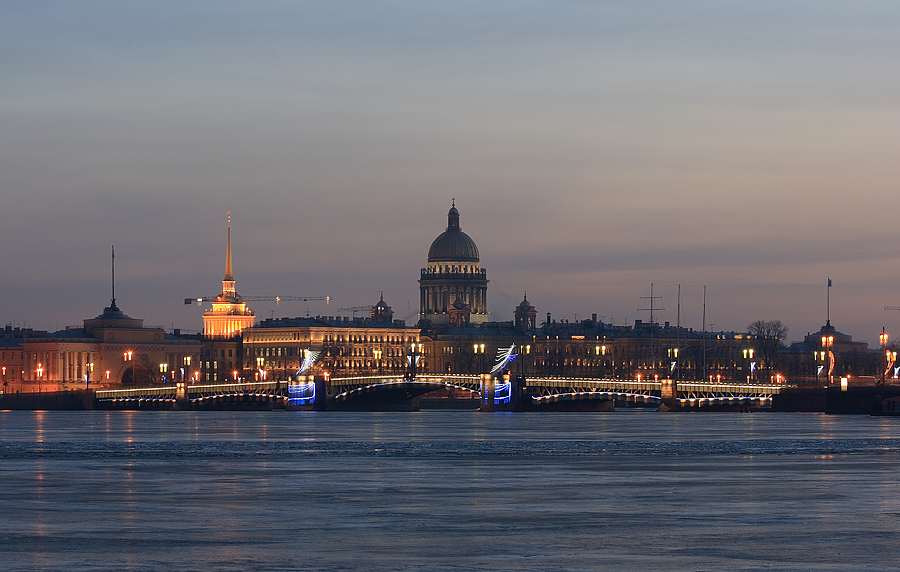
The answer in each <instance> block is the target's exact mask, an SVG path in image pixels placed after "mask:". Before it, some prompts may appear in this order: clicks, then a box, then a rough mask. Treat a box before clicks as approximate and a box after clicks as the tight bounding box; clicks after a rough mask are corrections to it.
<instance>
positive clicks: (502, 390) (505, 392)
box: [494, 381, 512, 405]
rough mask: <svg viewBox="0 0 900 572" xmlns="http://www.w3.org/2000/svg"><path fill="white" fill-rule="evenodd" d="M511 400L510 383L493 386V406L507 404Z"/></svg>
mask: <svg viewBox="0 0 900 572" xmlns="http://www.w3.org/2000/svg"><path fill="white" fill-rule="evenodd" d="M510 399H512V384H511V383H510V382H508V381H507V382H504V383H498V384H497V385H495V386H494V405H499V404H501V403H509V401H510Z"/></svg>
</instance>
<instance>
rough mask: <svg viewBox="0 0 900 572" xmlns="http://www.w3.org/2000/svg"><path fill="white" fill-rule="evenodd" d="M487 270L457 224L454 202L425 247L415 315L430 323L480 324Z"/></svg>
mask: <svg viewBox="0 0 900 572" xmlns="http://www.w3.org/2000/svg"><path fill="white" fill-rule="evenodd" d="M487 284H488V279H487V271H486V270H485V269H484V268H482V267H481V263H480V259H479V257H478V247H477V246H476V245H475V241H474V240H472V239H471V238H469V235H467V234H466V233H464V232H463V231H462V229H460V227H459V211H458V210H456V201H455V200H454V201H453V206H452V207H451V208H450V212H449V213H448V214H447V230H445V231H444V232H443V233H441V235H440V236H438V237H437V238H436V239H434V242H432V243H431V248H430V249H429V250H428V267H427V268H423V269H422V274H421V278H420V279H419V291H420V298H419V316H420V318H421V319H422V320H423V321H425V322H428V323H430V324H431V325H433V326H457V327H462V326H466V325H468V324H481V323H484V322H486V321H487V319H488V316H489V315H490V314H489V313H488V309H487Z"/></svg>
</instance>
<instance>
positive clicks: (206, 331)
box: [203, 212, 255, 339]
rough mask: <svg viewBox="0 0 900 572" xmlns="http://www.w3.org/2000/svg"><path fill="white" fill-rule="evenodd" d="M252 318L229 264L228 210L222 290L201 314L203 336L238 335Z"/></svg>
mask: <svg viewBox="0 0 900 572" xmlns="http://www.w3.org/2000/svg"><path fill="white" fill-rule="evenodd" d="M254 320H255V316H254V315H253V311H252V310H248V309H247V305H246V304H245V303H244V299H243V298H241V296H240V294H238V293H237V291H236V290H235V287H234V274H233V272H232V266H231V212H229V213H228V241H227V247H226V254H225V278H223V279H222V292H221V293H220V294H219V295H218V296H216V298H215V300H213V302H212V310H210V311H208V312H204V314H203V336H204V337H205V338H219V339H223V338H235V337H240V335H241V332H242V331H243V330H244V329H245V328H249V327H251V326H252V325H253V322H254Z"/></svg>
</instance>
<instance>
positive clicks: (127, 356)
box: [122, 350, 137, 385]
mask: <svg viewBox="0 0 900 572" xmlns="http://www.w3.org/2000/svg"><path fill="white" fill-rule="evenodd" d="M122 360H123V361H130V362H131V384H132V385H137V380H136V379H135V378H134V352H133V351H131V350H128V351H127V352H125V353H124V354H123V355H122Z"/></svg>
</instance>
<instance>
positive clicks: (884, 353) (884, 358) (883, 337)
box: [878, 326, 888, 385]
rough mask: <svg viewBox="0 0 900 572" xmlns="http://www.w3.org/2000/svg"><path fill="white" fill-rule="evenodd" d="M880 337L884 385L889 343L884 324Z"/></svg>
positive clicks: (882, 382)
mask: <svg viewBox="0 0 900 572" xmlns="http://www.w3.org/2000/svg"><path fill="white" fill-rule="evenodd" d="M878 339H879V340H881V359H882V364H883V365H882V367H881V384H882V385H884V377H885V376H886V375H887V343H888V334H887V332H885V331H884V326H882V327H881V335H880V336H878Z"/></svg>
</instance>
